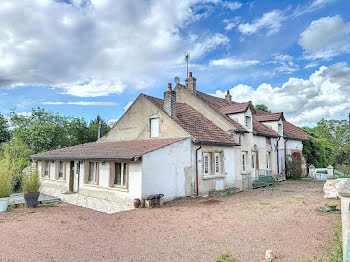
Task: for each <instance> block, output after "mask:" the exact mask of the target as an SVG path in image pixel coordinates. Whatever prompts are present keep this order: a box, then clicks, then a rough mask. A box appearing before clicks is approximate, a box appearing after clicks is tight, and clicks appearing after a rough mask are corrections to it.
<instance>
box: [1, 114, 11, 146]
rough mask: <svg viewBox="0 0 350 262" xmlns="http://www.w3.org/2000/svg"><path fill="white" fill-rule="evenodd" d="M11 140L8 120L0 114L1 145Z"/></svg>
mask: <svg viewBox="0 0 350 262" xmlns="http://www.w3.org/2000/svg"><path fill="white" fill-rule="evenodd" d="M8 140H10V131H9V125H8V121H7V119H6V118H5V117H4V116H3V115H2V114H1V113H0V143H3V142H6V141H8Z"/></svg>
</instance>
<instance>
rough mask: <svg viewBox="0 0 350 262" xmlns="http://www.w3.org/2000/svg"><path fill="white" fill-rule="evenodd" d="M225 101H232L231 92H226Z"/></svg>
mask: <svg viewBox="0 0 350 262" xmlns="http://www.w3.org/2000/svg"><path fill="white" fill-rule="evenodd" d="M225 99H226V100H227V101H229V102H231V101H232V96H231V95H230V90H227V91H226V95H225Z"/></svg>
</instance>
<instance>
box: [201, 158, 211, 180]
mask: <svg viewBox="0 0 350 262" xmlns="http://www.w3.org/2000/svg"><path fill="white" fill-rule="evenodd" d="M210 156H211V154H210V153H203V169H204V170H203V171H204V175H209V174H211V163H210V162H211V157H210Z"/></svg>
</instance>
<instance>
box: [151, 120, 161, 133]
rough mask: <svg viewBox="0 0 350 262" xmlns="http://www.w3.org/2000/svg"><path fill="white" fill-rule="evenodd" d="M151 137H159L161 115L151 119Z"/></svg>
mask: <svg viewBox="0 0 350 262" xmlns="http://www.w3.org/2000/svg"><path fill="white" fill-rule="evenodd" d="M150 126H151V128H150V129H151V137H159V117H155V118H151V119H150Z"/></svg>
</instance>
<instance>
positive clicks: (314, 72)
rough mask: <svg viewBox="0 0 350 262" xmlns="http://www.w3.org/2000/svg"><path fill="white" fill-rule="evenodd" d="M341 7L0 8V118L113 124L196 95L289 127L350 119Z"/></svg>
mask: <svg viewBox="0 0 350 262" xmlns="http://www.w3.org/2000/svg"><path fill="white" fill-rule="evenodd" d="M349 10H350V1H348V0H305V1H303V0H293V1H288V0H284V1H278V0H264V1H261V0H260V1H258V0H255V1H229V0H207V1H204V0H177V1H172V0H157V1H155V0H145V1H142V0H134V1H133V0H118V1H113V0H64V1H63V0H60V1H59V0H56V1H55V0H1V1H0V113H2V114H4V115H7V114H8V113H9V112H10V110H11V109H15V111H16V112H18V113H23V114H28V112H30V111H31V109H32V108H36V107H41V108H45V109H48V110H51V111H54V112H58V113H59V114H61V115H72V116H76V117H84V118H85V119H86V120H91V119H93V118H95V117H96V115H97V114H99V115H101V116H102V117H103V118H104V119H105V120H111V121H113V120H116V119H118V118H120V117H121V115H122V114H123V113H124V112H125V110H126V109H127V108H128V106H130V104H132V102H133V101H134V100H135V99H136V98H137V96H138V95H139V94H140V93H141V92H142V93H146V94H148V95H152V96H156V97H162V95H163V92H164V91H165V90H166V88H167V83H169V82H172V83H174V77H175V76H178V77H179V78H180V80H181V82H182V83H183V82H184V79H185V78H186V64H185V61H184V54H185V52H189V53H190V63H189V71H192V72H193V76H194V77H196V78H197V89H198V90H200V91H202V92H205V93H209V94H213V95H216V96H219V97H224V93H225V92H226V90H230V92H231V95H232V98H233V100H234V101H237V102H246V101H252V102H253V103H254V104H265V105H267V106H268V107H269V108H270V109H271V110H272V111H274V112H284V115H285V117H286V118H287V120H289V121H291V122H292V123H294V124H296V125H299V126H314V125H315V124H316V123H317V122H318V121H319V120H320V119H322V118H326V119H347V118H348V114H349V112H350V12H349Z"/></svg>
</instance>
